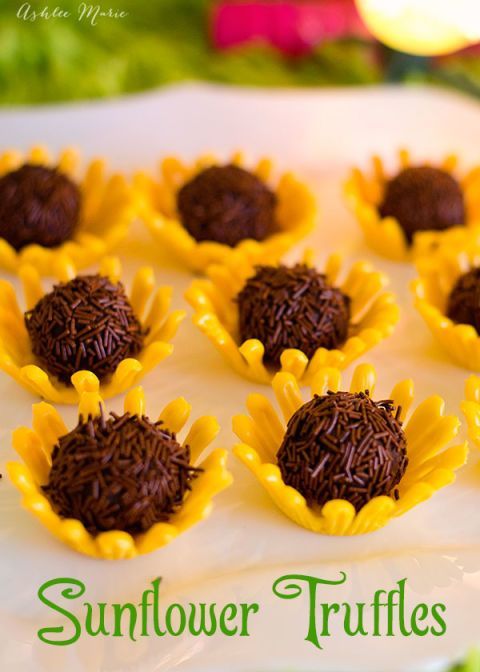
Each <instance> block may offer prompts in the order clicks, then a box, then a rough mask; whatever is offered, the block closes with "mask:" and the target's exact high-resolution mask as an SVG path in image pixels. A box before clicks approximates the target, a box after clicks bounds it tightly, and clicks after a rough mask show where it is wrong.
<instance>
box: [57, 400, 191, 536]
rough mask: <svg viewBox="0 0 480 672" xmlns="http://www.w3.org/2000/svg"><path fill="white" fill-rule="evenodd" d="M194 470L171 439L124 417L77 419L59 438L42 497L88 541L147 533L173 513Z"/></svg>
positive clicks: (157, 426) (157, 427) (185, 451)
mask: <svg viewBox="0 0 480 672" xmlns="http://www.w3.org/2000/svg"><path fill="white" fill-rule="evenodd" d="M196 471H198V470H197V469H194V468H193V467H191V466H190V449H189V447H188V446H181V445H180V444H179V443H178V442H177V440H176V438H175V434H172V433H170V432H168V431H167V430H166V429H164V428H163V427H162V423H161V422H156V423H152V422H150V421H149V420H148V418H146V417H138V416H136V415H135V416H132V415H130V414H129V413H125V414H124V415H121V416H118V415H115V414H114V413H112V414H111V415H110V417H109V418H108V419H107V418H104V417H103V416H102V417H97V418H93V419H92V418H89V419H88V420H87V421H86V422H84V421H83V420H82V418H80V421H79V424H78V425H77V427H75V429H73V430H72V431H71V432H69V433H68V434H66V435H65V436H62V437H60V438H59V440H58V443H57V444H56V446H55V447H54V449H53V452H52V468H51V470H50V474H49V478H48V484H47V485H46V486H44V490H45V493H46V495H47V497H48V499H49V501H50V503H51V504H52V507H53V509H54V510H55V511H56V512H57V513H58V514H59V515H60V516H61V517H62V518H75V519H77V520H80V521H81V522H82V523H83V524H84V525H85V527H86V529H87V530H88V531H89V532H90V533H91V534H94V535H95V534H97V533H99V532H104V531H108V530H124V531H125V532H129V533H131V534H137V533H141V532H146V531H147V530H148V529H149V528H150V527H152V525H154V524H155V523H158V522H160V521H167V520H168V519H169V516H170V515H171V514H172V513H174V512H175V511H177V510H178V508H179V507H180V506H181V504H182V502H183V498H184V495H185V493H186V491H187V490H189V489H190V483H191V480H192V478H193V476H194V475H195V472H196Z"/></svg>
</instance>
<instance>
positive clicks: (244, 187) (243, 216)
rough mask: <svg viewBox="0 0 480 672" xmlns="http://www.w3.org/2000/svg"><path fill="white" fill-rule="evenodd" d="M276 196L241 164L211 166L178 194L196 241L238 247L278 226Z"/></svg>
mask: <svg viewBox="0 0 480 672" xmlns="http://www.w3.org/2000/svg"><path fill="white" fill-rule="evenodd" d="M276 201H277V199H276V196H275V194H274V193H273V192H272V191H270V189H268V187H267V186H266V185H265V184H264V183H263V182H262V181H261V180H259V179H258V177H256V176H255V175H253V174H252V173H249V172H248V171H246V170H243V168H239V167H238V166H231V165H229V166H212V167H211V168H207V169H206V170H203V171H202V172H201V173H199V174H198V175H196V176H195V177H194V178H193V179H192V180H190V181H189V182H187V183H186V184H184V186H183V187H182V188H181V189H180V191H179V192H178V196H177V207H178V212H179V213H180V218H181V221H182V224H183V226H184V227H185V228H186V229H187V231H188V232H189V233H190V235H191V236H193V237H194V238H195V240H198V241H202V240H210V241H215V242H217V243H223V244H224V245H229V246H230V247H233V246H235V245H236V244H237V243H239V242H240V241H241V240H244V239H245V238H253V239H255V240H263V239H264V238H266V237H267V236H268V235H270V234H271V233H272V232H273V231H274V229H275V206H276Z"/></svg>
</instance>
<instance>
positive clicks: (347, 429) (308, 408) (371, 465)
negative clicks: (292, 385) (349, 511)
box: [277, 392, 408, 511]
mask: <svg viewBox="0 0 480 672" xmlns="http://www.w3.org/2000/svg"><path fill="white" fill-rule="evenodd" d="M399 416H400V409H399V408H397V409H395V408H394V406H393V403H392V402H391V401H390V400H386V401H377V402H375V401H373V400H372V399H371V398H370V397H369V395H368V392H365V393H363V392H360V393H355V394H354V393H351V392H336V393H333V392H329V393H328V394H326V395H324V396H315V397H314V398H313V399H312V400H311V401H309V402H307V403H306V404H304V405H303V406H301V407H300V408H299V409H298V410H297V412H296V413H294V415H293V416H292V417H291V418H290V421H289V422H288V426H287V431H286V433H285V437H284V440H283V443H282V445H281V446H280V449H279V451H278V453H277V461H278V466H279V467H280V471H281V473H282V478H283V480H284V482H285V483H286V484H287V485H290V486H292V487H293V488H295V489H296V490H298V492H300V493H301V494H302V495H303V496H304V497H305V499H306V500H307V503H308V505H309V506H313V505H319V506H322V505H323V504H325V503H326V502H328V501H330V500H332V499H346V500H347V501H349V502H350V503H351V504H353V506H354V507H355V509H356V510H357V511H359V510H360V509H361V508H362V507H363V506H364V505H365V504H367V502H369V501H370V500H371V499H372V498H373V497H378V496H380V495H388V496H391V497H394V498H398V492H397V490H396V487H397V486H398V483H399V482H400V480H401V478H402V476H403V474H404V473H405V470H406V468H407V464H408V458H407V446H406V439H405V434H404V432H403V429H402V426H401V422H400V420H399Z"/></svg>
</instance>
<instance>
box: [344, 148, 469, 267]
mask: <svg viewBox="0 0 480 672" xmlns="http://www.w3.org/2000/svg"><path fill="white" fill-rule="evenodd" d="M399 158H400V170H399V172H398V173H397V174H396V175H395V176H394V177H392V178H389V177H387V175H386V173H385V169H384V166H383V162H382V160H381V159H380V158H379V157H378V156H375V157H374V158H373V171H372V173H371V174H370V175H368V174H365V173H363V172H362V171H361V170H359V169H358V168H356V169H354V170H353V171H352V173H351V175H350V177H349V179H348V180H347V182H346V184H345V196H346V198H347V202H348V203H349V205H350V206H351V209H352V211H353V212H354V214H355V216H356V218H357V220H358V222H359V224H360V226H361V228H362V230H363V233H364V236H365V239H366V241H367V244H368V245H369V246H370V247H371V248H372V249H373V250H375V252H377V254H380V255H381V256H383V257H387V258H389V259H393V260H394V261H408V260H410V259H411V258H412V257H417V256H419V255H423V254H426V253H428V252H429V251H430V250H432V249H434V248H435V247H436V246H437V245H438V244H439V243H440V242H441V241H442V240H444V241H447V242H448V241H449V239H450V237H451V235H452V234H453V236H455V235H456V234H455V232H456V230H457V229H458V228H459V227H460V228H464V227H468V228H469V229H474V228H475V227H477V226H478V225H479V224H480V169H476V170H473V171H471V172H470V173H468V174H467V175H466V176H465V177H464V178H462V179H461V180H457V179H456V178H455V176H454V171H455V168H456V165H457V157H456V156H454V155H450V156H447V157H446V158H445V159H444V161H443V163H442V164H441V165H439V166H438V167H434V166H431V165H425V164H422V165H412V164H411V162H410V155H409V153H408V152H407V151H406V150H401V151H400V153H399Z"/></svg>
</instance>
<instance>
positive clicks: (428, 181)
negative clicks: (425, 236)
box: [380, 166, 465, 243]
mask: <svg viewBox="0 0 480 672" xmlns="http://www.w3.org/2000/svg"><path fill="white" fill-rule="evenodd" d="M380 214H381V216H382V217H395V219H396V220H397V221H398V222H399V224H400V226H401V227H402V229H403V231H404V233H405V236H406V238H407V240H408V242H409V243H411V242H412V240H413V235H414V234H415V233H416V232H417V231H431V230H437V231H443V230H445V229H449V228H451V227H452V226H459V225H462V224H464V223H465V203H464V198H463V192H462V189H461V187H460V185H459V184H458V182H457V180H455V178H454V177H452V176H451V175H450V174H449V173H447V172H446V171H444V170H440V169H439V168H432V167H430V166H417V167H411V168H405V170H402V171H401V172H400V173H399V174H398V175H397V176H396V177H394V178H393V179H392V180H390V181H389V182H388V183H387V186H386V190H385V196H384V199H383V203H382V204H381V206H380Z"/></svg>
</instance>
